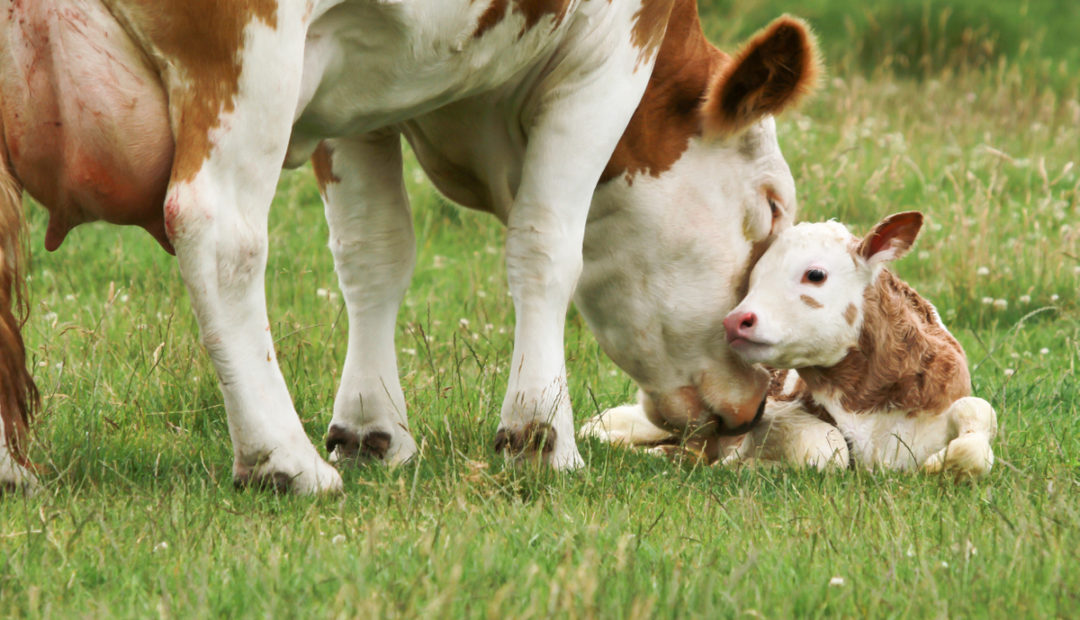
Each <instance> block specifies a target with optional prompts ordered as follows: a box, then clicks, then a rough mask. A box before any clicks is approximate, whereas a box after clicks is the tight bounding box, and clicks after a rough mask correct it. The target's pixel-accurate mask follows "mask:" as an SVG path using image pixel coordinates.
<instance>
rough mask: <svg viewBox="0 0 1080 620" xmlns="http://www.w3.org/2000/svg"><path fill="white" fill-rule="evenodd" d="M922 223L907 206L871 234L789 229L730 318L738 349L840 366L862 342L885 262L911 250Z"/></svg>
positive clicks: (760, 356) (761, 357)
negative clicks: (867, 304) (868, 296)
mask: <svg viewBox="0 0 1080 620" xmlns="http://www.w3.org/2000/svg"><path fill="white" fill-rule="evenodd" d="M921 226H922V214H920V213H917V212H906V213H898V214H895V215H891V216H889V217H886V218H885V219H883V220H882V221H881V222H879V223H878V224H877V225H876V226H875V227H874V229H873V230H872V231H871V232H870V233H869V234H868V235H867V236H866V238H865V239H863V240H859V239H857V238H856V237H855V236H854V235H852V234H851V232H850V231H848V229H847V228H845V227H844V226H843V225H842V224H839V223H837V222H822V223H812V224H811V223H803V224H799V225H797V226H794V227H792V228H790V229H788V230H786V231H784V232H783V233H782V234H780V235H779V237H778V238H777V240H776V242H775V243H773V244H772V246H770V247H769V249H768V250H767V251H766V252H765V254H764V255H762V257H761V259H760V260H759V261H758V262H757V264H756V265H755V266H754V269H753V272H752V273H751V274H750V287H749V290H748V292H747V294H746V297H745V298H743V300H742V301H741V302H740V303H739V305H738V306H736V307H735V309H734V310H732V311H731V312H730V313H729V314H728V315H727V317H726V318H725V319H724V328H725V331H726V333H727V340H728V343H729V344H730V346H731V348H732V349H733V350H734V351H735V353H736V354H738V355H739V357H741V358H742V359H743V360H744V361H746V362H749V363H758V364H765V365H768V366H772V367H774V368H806V367H810V366H822V367H829V366H833V365H835V364H836V363H838V362H839V361H840V360H841V359H843V358H844V356H845V355H847V353H848V351H850V350H851V348H852V347H854V346H856V345H857V343H858V340H859V334H860V332H861V330H862V323H863V299H864V294H865V292H866V289H867V288H868V287H869V286H870V285H871V284H872V283H873V282H874V281H875V280H876V279H877V277H878V275H879V273H880V270H881V269H882V268H883V267H884V265H885V263H887V262H888V261H891V260H895V259H897V258H899V257H900V256H903V255H904V254H905V253H907V251H908V249H909V248H910V247H911V244H912V243H913V242H914V241H915V237H916V236H917V235H918V233H919V229H920V228H921Z"/></svg>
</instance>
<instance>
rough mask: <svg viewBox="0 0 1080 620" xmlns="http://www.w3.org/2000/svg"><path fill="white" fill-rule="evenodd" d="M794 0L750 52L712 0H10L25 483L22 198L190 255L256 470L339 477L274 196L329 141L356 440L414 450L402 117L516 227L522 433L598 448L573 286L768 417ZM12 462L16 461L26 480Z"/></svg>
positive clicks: (514, 427)
mask: <svg viewBox="0 0 1080 620" xmlns="http://www.w3.org/2000/svg"><path fill="white" fill-rule="evenodd" d="M816 62H817V61H816V51H815V48H814V44H813V41H812V37H811V36H810V34H809V33H808V31H807V28H806V26H805V25H804V24H803V23H802V22H800V21H798V20H796V19H793V18H789V17H784V18H780V19H779V20H777V21H776V22H774V23H773V24H772V25H770V26H769V27H768V28H766V29H765V30H764V31H762V32H761V33H760V34H759V35H757V36H756V37H755V38H754V39H753V40H751V41H750V42H749V44H748V45H747V46H746V47H745V48H744V49H743V50H742V51H741V52H740V53H739V54H738V55H737V56H735V57H734V58H732V57H729V56H727V55H725V54H723V53H722V52H720V51H718V50H717V49H716V48H714V47H713V46H711V45H710V44H709V43H708V42H707V41H706V40H705V38H704V36H703V34H702V31H701V27H700V25H699V22H698V17H697V7H696V4H695V2H694V1H693V0H438V1H436V0H393V1H392V0H234V1H217V0H157V1H155V2H148V1H147V0H67V1H63V2H61V1H50V0H0V134H2V136H3V140H0V156H2V157H0V162H2V165H0V187H2V189H3V192H4V193H3V194H0V249H2V250H3V255H2V269H0V273H2V274H3V279H2V282H0V284H2V287H0V289H2V295H3V299H0V302H3V303H2V310H0V319H2V321H0V323H2V325H0V327H2V329H0V373H2V375H0V380H2V381H3V384H2V389H0V412H2V414H3V420H4V434H5V437H6V440H7V442H8V444H7V445H8V446H9V447H11V448H12V449H13V450H12V454H13V455H14V457H15V459H16V461H18V462H17V463H16V462H15V461H11V459H10V458H9V455H8V454H7V453H6V451H4V452H0V458H2V459H7V461H5V463H7V467H8V469H9V470H11V471H9V472H7V473H0V476H5V477H6V478H5V479H6V480H8V481H17V479H19V478H20V477H21V478H22V479H26V476H27V474H26V472H25V471H23V470H22V469H21V466H20V465H19V463H22V464H25V457H24V452H23V451H22V446H23V444H24V437H25V429H26V420H27V416H28V412H29V411H30V410H31V409H32V408H33V403H34V401H35V393H34V388H33V383H32V380H31V377H30V375H29V373H27V371H26V369H25V366H24V350H23V345H22V342H21V340H20V338H19V321H18V318H17V317H19V316H20V313H19V312H17V310H18V309H19V307H20V303H22V302H21V301H20V300H21V299H22V297H20V292H21V288H22V281H21V275H20V269H21V267H20V263H19V254H20V252H19V249H20V248H19V244H20V241H19V230H20V227H21V225H22V224H21V221H22V220H21V213H20V194H21V192H22V191H24V190H25V191H26V192H28V193H29V194H30V195H31V196H33V197H34V198H36V199H37V200H38V201H39V202H41V203H42V204H43V205H44V206H45V207H46V208H47V209H48V210H49V215H50V220H49V226H48V229H47V232H46V235H45V246H46V248H48V249H50V250H52V249H55V248H56V247H58V246H59V245H60V243H61V242H62V241H63V239H64V237H65V236H66V235H67V233H68V232H69V231H70V229H71V228H73V227H74V226H75V225H77V224H79V223H81V222H85V221H89V220H95V219H102V220H106V221H109V222H114V223H120V224H135V225H139V226H142V227H143V228H145V229H146V230H147V231H148V232H150V234H152V235H153V236H154V237H155V238H156V239H157V240H158V241H159V242H160V243H161V245H162V246H163V247H164V248H165V249H166V250H168V251H172V252H175V254H176V257H177V263H178V266H179V269H180V274H181V276H182V277H183V279H184V281H185V283H186V285H187V287H188V290H189V292H190V296H191V301H192V306H193V308H194V311H195V314H196V317H197V319H198V323H199V327H200V332H201V336H202V340H203V343H204V344H205V346H206V349H207V351H208V352H209V354H210V358H211V360H212V361H213V364H214V366H215V368H216V370H217V373H218V377H219V380H220V386H221V390H222V393H223V395H224V400H225V408H226V411H227V414H228V420H229V431H230V435H231V437H232V442H233V448H234V456H235V460H234V466H233V472H234V478H235V480H236V481H237V482H238V483H241V484H244V483H258V484H265V483H270V484H274V485H276V486H279V487H284V488H290V489H292V490H295V491H298V492H315V491H322V490H335V489H338V488H340V486H341V478H340V476H339V474H338V473H337V471H336V470H335V469H334V468H333V467H331V466H330V465H328V464H327V463H326V462H324V461H323V459H322V458H321V457H320V456H319V454H318V453H317V451H316V450H315V448H314V447H313V446H312V444H311V442H310V441H309V439H308V437H307V436H306V435H305V434H304V431H303V428H302V427H301V425H300V422H299V419H298V417H297V414H296V411H295V409H294V408H293V404H292V400H291V398H290V396H289V391H288V389H287V387H286V384H285V380H284V378H283V377H282V374H281V371H280V370H279V367H278V364H277V360H276V357H275V352H274V346H273V339H272V338H271V334H270V328H269V321H268V318H267V312H266V302H265V295H264V270H265V261H266V254H267V249H268V240H267V211H268V209H269V205H270V202H271V198H272V196H273V193H274V188H275V184H276V181H277V178H278V175H279V170H280V168H281V166H282V163H283V162H284V165H285V166H287V167H293V166H299V165H300V164H302V163H303V162H304V161H306V160H308V159H310V160H311V161H312V162H313V165H314V169H315V173H316V176H317V178H318V181H319V185H320V188H321V191H322V195H323V198H324V201H325V206H326V217H327V219H328V221H329V224H330V248H331V250H332V252H333V255H334V259H335V264H336V269H337V272H338V275H339V278H340V284H341V288H342V290H343V293H344V298H345V301H346V305H347V311H348V316H349V326H350V327H349V344H348V350H347V354H346V360H345V368H344V371H343V375H342V381H341V385H340V389H339V390H338V395H337V399H336V402H335V405H334V414H333V420H332V422H331V424H330V428H329V433H328V437H327V448H328V449H329V450H330V451H331V453H333V454H335V455H338V456H341V455H352V454H356V453H362V454H368V455H373V456H376V457H379V458H382V459H385V460H386V461H388V462H400V461H403V460H406V459H408V458H409V457H410V456H411V455H412V454H414V453H415V451H416V443H415V441H414V439H413V438H412V436H411V434H410V432H409V428H408V421H407V418H406V414H405V401H404V397H403V395H402V391H401V387H400V384H399V381H398V375H397V363H396V359H395V349H394V323H395V316H396V313H397V309H398V305H399V303H400V300H401V298H402V296H403V295H404V292H405V290H406V287H407V284H408V281H409V278H410V275H411V272H412V268H413V262H414V254H415V245H414V237H413V230H412V228H411V219H410V211H409V203H408V198H407V196H406V194H405V191H404V189H403V184H402V163H401V136H404V137H405V138H406V139H407V140H408V141H409V143H410V144H411V145H412V147H413V149H414V151H415V152H416V154H417V156H418V158H419V160H420V162H421V164H422V166H423V167H424V169H425V170H426V171H427V173H428V175H429V176H430V177H431V179H432V180H433V182H434V183H435V185H436V186H437V187H438V188H439V189H440V190H441V191H442V192H443V193H445V194H446V195H447V196H448V197H450V198H452V199H453V200H455V201H457V202H459V203H461V204H463V205H465V206H468V207H472V208H476V209H481V210H485V211H488V212H490V213H492V214H494V215H495V216H496V217H498V218H499V219H500V220H501V221H503V222H504V223H505V224H506V226H507V238H506V255H507V258H506V265H507V272H508V278H509V284H510V290H511V293H512V295H513V298H514V305H515V313H516V318H517V321H516V327H515V334H514V351H513V362H512V364H511V371H510V377H509V385H508V387H507V392H506V397H505V400H504V402H503V406H502V414H501V422H500V425H499V429H498V433H497V435H496V437H497V439H496V446H497V448H499V449H502V450H504V451H509V452H513V453H520V452H525V453H528V454H530V455H532V456H535V457H538V458H541V459H543V460H544V461H545V462H546V463H548V464H550V465H552V466H554V467H557V468H569V467H575V466H578V465H580V464H581V457H580V456H579V453H578V450H577V447H576V445H575V442H574V433H573V420H572V414H571V413H572V412H571V408H570V399H569V395H568V394H567V389H566V386H567V383H566V369H565V362H564V354H563V346H562V345H563V326H564V320H565V312H566V308H567V305H568V304H569V302H570V301H571V298H573V300H574V301H575V302H576V303H577V305H578V307H579V309H580V311H581V312H582V313H583V315H584V316H585V317H586V319H587V321H588V323H589V325H590V326H591V327H592V329H593V331H594V332H595V334H596V336H597V338H598V340H599V341H600V343H601V345H602V346H603V348H604V350H605V351H606V352H607V353H608V354H609V355H610V356H611V357H612V358H613V359H614V360H615V361H616V362H617V363H618V364H619V365H620V366H621V367H622V368H624V369H625V370H626V371H627V372H628V373H629V374H630V375H631V376H632V377H633V378H634V379H635V381H637V383H638V384H639V385H640V386H641V389H642V391H643V393H644V394H646V399H647V400H648V402H649V403H650V411H651V412H652V413H653V415H655V416H657V418H658V419H662V420H665V421H667V422H668V423H670V424H672V425H674V426H702V427H707V428H716V429H718V430H719V431H724V430H725V429H730V428H738V427H742V426H744V425H745V424H746V423H748V422H749V421H750V420H752V419H753V418H754V416H755V412H756V411H757V410H758V408H759V404H760V402H761V401H762V398H763V395H764V393H765V390H766V385H767V377H766V376H764V373H763V372H762V371H761V370H755V369H754V368H752V367H750V366H748V365H746V364H744V363H743V362H741V361H740V360H738V359H737V358H736V357H735V356H734V355H733V354H732V353H731V351H730V349H729V348H728V347H727V346H726V343H725V342H724V330H723V325H722V319H723V317H724V315H725V314H726V313H727V311H728V310H729V309H730V308H731V307H732V306H733V305H734V304H735V302H736V301H737V299H738V296H739V293H740V290H739V289H740V285H741V284H743V283H744V281H745V277H746V273H747V270H748V266H749V265H750V264H751V259H752V258H753V257H754V256H755V255H758V254H760V252H761V251H763V250H764V248H765V246H766V245H767V244H768V243H769V241H770V239H771V238H772V237H773V235H774V234H775V233H776V232H778V231H779V230H780V229H782V228H784V227H786V226H788V225H789V224H790V222H791V221H792V218H793V214H794V212H795V208H796V202H795V188H794V183H793V180H792V177H791V174H790V172H789V170H788V166H787V164H786V163H785V161H784V159H783V157H782V155H781V153H780V150H779V147H778V145H777V139H776V132H775V125H774V123H773V120H772V118H771V115H772V114H775V113H776V112H778V111H780V110H782V109H783V108H785V107H787V106H788V105H790V104H791V103H792V102H794V101H795V100H797V99H798V98H799V97H800V96H802V95H803V94H805V93H806V92H807V91H808V89H809V87H810V85H811V83H812V82H813V80H814V77H815V74H816ZM11 472H14V473H11Z"/></svg>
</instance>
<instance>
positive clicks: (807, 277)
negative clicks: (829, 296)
mask: <svg viewBox="0 0 1080 620" xmlns="http://www.w3.org/2000/svg"><path fill="white" fill-rule="evenodd" d="M828 277H829V274H827V273H825V270H824V269H818V268H817V267H814V268H812V269H807V270H806V273H804V274H803V277H802V281H803V284H806V283H810V284H821V283H823V282H825V279H826V278H828Z"/></svg>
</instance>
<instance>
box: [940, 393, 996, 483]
mask: <svg viewBox="0 0 1080 620" xmlns="http://www.w3.org/2000/svg"><path fill="white" fill-rule="evenodd" d="M942 415H945V416H948V418H949V438H950V441H949V443H948V445H946V446H945V447H944V448H942V449H941V450H940V451H938V452H936V453H935V454H932V455H931V456H930V458H928V459H926V462H924V463H923V467H922V468H923V471H925V472H928V473H939V472H952V473H954V474H956V475H957V476H958V477H961V478H963V477H973V478H974V477H978V476H981V475H983V474H986V473H988V472H989V471H990V468H991V467H993V466H994V450H993V449H992V448H991V447H990V441H991V440H992V439H993V438H994V435H996V434H997V413H996V412H995V411H994V408H993V407H992V406H990V403H988V402H986V401H985V400H983V399H981V398H977V397H974V396H969V397H966V398H961V399H959V400H957V401H956V402H955V403H953V404H952V406H951V407H949V408H948V409H947V410H946V411H945V413H943V414H942Z"/></svg>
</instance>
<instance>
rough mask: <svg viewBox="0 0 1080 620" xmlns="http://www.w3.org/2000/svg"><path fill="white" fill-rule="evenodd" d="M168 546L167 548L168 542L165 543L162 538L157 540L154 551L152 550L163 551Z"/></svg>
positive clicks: (155, 551)
mask: <svg viewBox="0 0 1080 620" xmlns="http://www.w3.org/2000/svg"><path fill="white" fill-rule="evenodd" d="M168 548H169V543H167V542H165V541H164V540H163V541H161V542H159V543H158V544H156V545H154V551H153V552H154V553H157V552H158V551H165V550H166V549H168Z"/></svg>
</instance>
